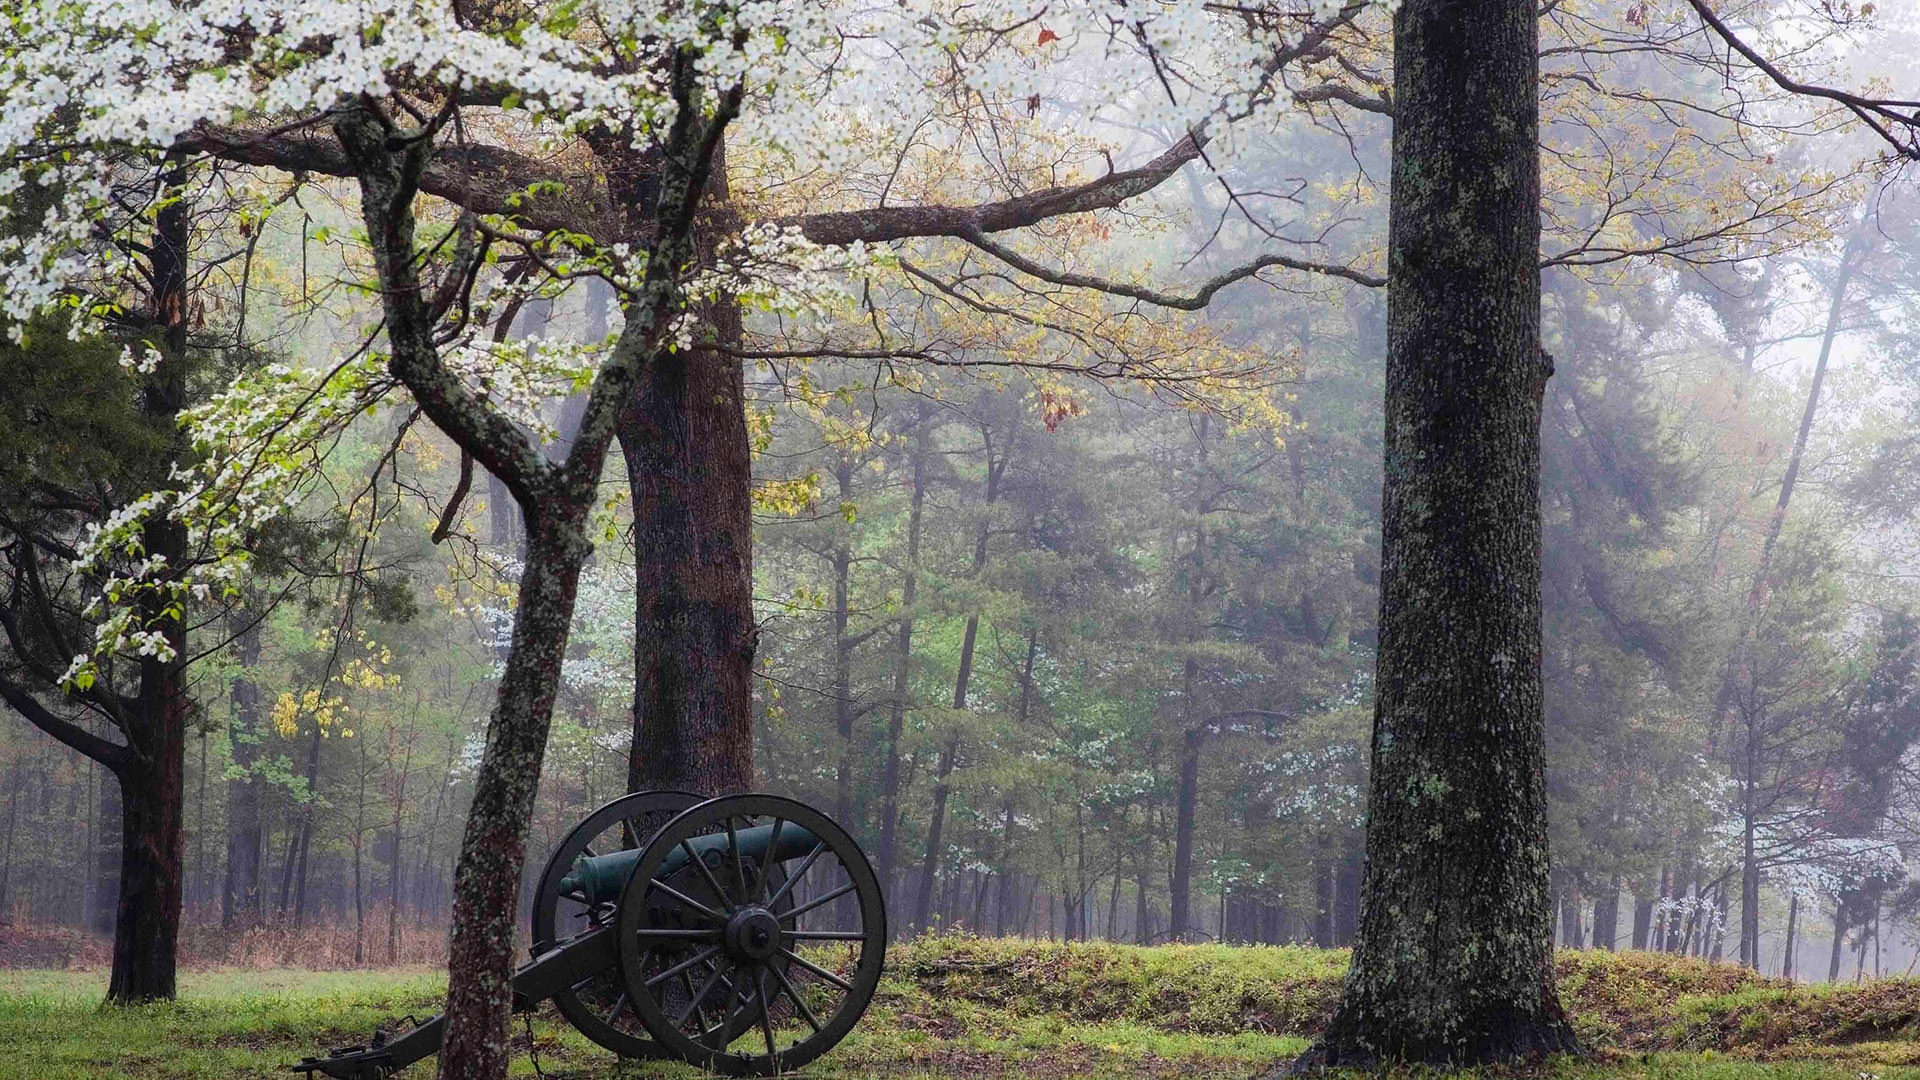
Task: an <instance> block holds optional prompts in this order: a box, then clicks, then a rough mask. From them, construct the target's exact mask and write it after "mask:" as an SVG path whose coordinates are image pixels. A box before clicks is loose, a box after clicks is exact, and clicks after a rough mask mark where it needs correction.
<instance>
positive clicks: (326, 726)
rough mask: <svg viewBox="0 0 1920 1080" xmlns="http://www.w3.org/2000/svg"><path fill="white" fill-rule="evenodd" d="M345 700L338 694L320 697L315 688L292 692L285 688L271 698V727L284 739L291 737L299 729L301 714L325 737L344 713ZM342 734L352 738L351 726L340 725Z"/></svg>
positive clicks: (345, 708)
mask: <svg viewBox="0 0 1920 1080" xmlns="http://www.w3.org/2000/svg"><path fill="white" fill-rule="evenodd" d="M346 713H347V705H346V701H345V700H344V699H342V698H340V697H338V696H335V697H327V698H323V697H321V696H320V691H318V690H308V691H306V692H304V693H302V694H300V695H299V696H297V697H296V696H295V695H293V694H292V693H289V692H287V691H285V690H283V691H281V692H280V696H279V697H277V698H275V699H274V702H273V710H272V712H271V714H270V716H271V718H272V721H273V730H274V731H276V732H278V733H279V735H280V737H281V738H283V739H291V738H293V737H294V736H295V735H297V734H299V732H300V721H301V719H302V718H306V719H310V720H312V721H313V722H314V725H315V726H316V727H317V728H318V730H319V732H320V737H321V738H323V739H324V738H327V737H328V736H329V735H330V734H331V733H332V732H333V730H334V729H335V728H336V726H337V725H339V722H340V720H341V719H342V718H343V717H345V716H346ZM340 731H341V737H342V738H351V737H352V735H353V729H352V728H346V727H342V728H340Z"/></svg>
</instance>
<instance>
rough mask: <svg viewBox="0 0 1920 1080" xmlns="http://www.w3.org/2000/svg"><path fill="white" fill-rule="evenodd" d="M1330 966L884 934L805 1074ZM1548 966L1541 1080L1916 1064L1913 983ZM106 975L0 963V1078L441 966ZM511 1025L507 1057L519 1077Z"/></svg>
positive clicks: (1235, 1056) (1652, 959)
mask: <svg viewBox="0 0 1920 1080" xmlns="http://www.w3.org/2000/svg"><path fill="white" fill-rule="evenodd" d="M1344 964H1345V956H1344V954H1342V953H1337V952H1327V951H1321V950H1313V949H1294V948H1227V947H1221V946H1168V947H1159V948H1152V949H1138V948H1132V947H1127V946H1114V945H1072V946H1061V945H1048V944H1045V943H1040V944H1035V943H1029V942H1018V943H1016V942H1002V941H982V940H977V939H970V938H960V937H946V938H938V939H933V940H930V941H922V942H915V943H913V944H911V945H907V946H903V947H900V948H898V949H896V950H895V953H894V955H893V957H892V958H891V960H890V964H889V973H888V977H887V979H886V982H885V983H884V984H883V987H882V990H881V993H880V994H879V996H878V997H877V998H876V1000H875V1002H874V1006H873V1008H872V1009H871V1010H870V1011H869V1012H868V1014H867V1018H866V1020H865V1021H864V1022H863V1023H862V1024H861V1025H860V1027H859V1029H858V1030H857V1031H856V1032H855V1034H854V1035H853V1036H852V1037H851V1038H849V1039H848V1040H847V1041H846V1042H845V1043H843V1044H842V1045H841V1047H840V1048H839V1049H838V1050H836V1051H835V1052H834V1053H832V1054H831V1055H829V1056H828V1057H827V1058H825V1059H823V1060H822V1061H821V1062H819V1063H817V1064H816V1065H815V1066H813V1067H811V1068H809V1069H808V1070H806V1074H805V1075H807V1076H816V1077H821V1078H823V1080H826V1078H831V1080H840V1078H846V1080H851V1078H854V1077H898V1078H902V1080H934V1078H976V1077H977V1078H1000V1077H1006V1078H1014V1077H1020V1078H1034V1080H1066V1078H1075V1077H1084V1078H1087V1080H1118V1078H1121V1077H1153V1078H1162V1077H1165V1078H1173V1077H1195V1078H1202V1080H1207V1078H1214V1077H1221V1078H1227V1077H1231V1078H1235V1080H1239V1078H1243V1077H1248V1076H1251V1075H1253V1074H1255V1073H1257V1072H1260V1071H1262V1070H1264V1069H1266V1068H1268V1067H1270V1066H1272V1065H1273V1064H1274V1063H1276V1062H1279V1061H1282V1060H1285V1059H1287V1058H1289V1057H1291V1056H1292V1055H1294V1054H1296V1053H1298V1052H1299V1051H1300V1050H1301V1049H1303V1048H1304V1047H1305V1046H1306V1045H1307V1041H1308V1039H1309V1038H1310V1037H1311V1035H1312V1033H1313V1032H1314V1031H1315V1030H1317V1028H1318V1026H1319V1024H1320V1023H1321V1022H1323V1020H1324V1018H1325V1015H1326V1011H1327V1009H1329V1008H1330V1007H1331V1005H1332V1002H1333V1000H1334V997H1335V995H1336V994H1337V993H1338V986H1339V977H1340V973H1341V971H1342V970H1343V967H1344ZM1561 984H1562V988H1563V993H1564V996H1565V998H1566V1000H1567V1003H1568V1006H1569V1008H1570V1009H1571V1010H1572V1011H1573V1012H1574V1014H1575V1016H1576V1018H1577V1021H1578V1023H1579V1025H1580V1029H1581V1032H1582V1035H1583V1037H1584V1038H1585V1040H1586V1042H1587V1044H1588V1045H1589V1046H1590V1047H1592V1048H1593V1049H1594V1050H1595V1051H1596V1056H1595V1059H1594V1060H1591V1061H1586V1062H1573V1061H1566V1062H1558V1063H1553V1064H1549V1065H1547V1066H1545V1067H1544V1068H1542V1069H1538V1070H1534V1071H1533V1073H1534V1074H1535V1075H1540V1076H1543V1077H1548V1078H1552V1080H1602V1078H1614V1077H1629V1076H1632V1077H1654V1078H1672V1080H1694V1078H1698V1080H1722V1078H1726V1080H1733V1078H1746V1077H1757V1078H1762V1080H1862V1078H1863V1077H1865V1078H1885V1080H1893V1078H1896V1077H1898V1078H1903V1080H1904V1078H1912V1080H1920V1044H1916V1043H1915V1042H1913V1041H1912V1040H1913V1038H1914V1037H1915V1036H1916V1035H1920V982H1911V981H1905V980H1885V981H1880V982H1874V983H1869V984H1863V985H1861V986H1843V987H1833V988H1827V987H1794V986H1789V985H1787V984H1784V983H1781V982H1779V981H1777V980H1769V979H1761V978H1758V977H1755V976H1752V975H1749V974H1747V973H1745V972H1742V971H1739V970H1738V969H1734V968H1731V967H1728V966H1725V965H1720V966H1712V965H1707V964H1702V963H1698V962H1694V961H1686V960H1676V959H1674V958H1671V957H1664V956H1652V955H1647V954H1623V955H1618V956H1616V955H1612V954H1607V953H1568V954H1563V955H1562V958H1561ZM104 985H105V975H104V973H102V972H98V971H79V972H68V971H21V970H12V971H0V1080H46V1078H54V1077H61V1078H64V1077H76V1078H101V1080H105V1078H108V1077H113V1078H128V1080H160V1078H169V1080H171V1078H186V1077H195V1078H199V1077H251V1076H261V1077H264V1076H270V1075H282V1076H284V1075H286V1073H285V1072H284V1070H285V1069H286V1067H287V1066H288V1065H289V1064H291V1063H292V1062H293V1061H294V1060H296V1059H298V1058H299V1057H301V1056H302V1055H305V1054H309V1053H317V1052H321V1051H323V1050H324V1049H325V1048H327V1047H331V1046H338V1045H344V1044H347V1043H351V1042H358V1041H362V1040H363V1039H364V1038H365V1037H366V1034H367V1033H368V1032H369V1031H371V1030H372V1028H373V1026H374V1024H375V1023H377V1022H382V1021H392V1020H395V1019H397V1018H399V1017H401V1016H404V1015H406V1014H408V1013H412V1014H414V1015H416V1016H424V1015H426V1014H428V1013H430V1012H432V1011H433V1010H434V1008H435V1007H436V1001H437V998H438V995H439V991H440V989H441V986H442V980H441V977H440V976H439V975H438V974H437V973H436V972H433V971H431V970H428V969H423V968H402V969H390V970H372V971H347V972H339V971H335V972H305V971H292V970H278V969H275V970H255V969H219V970H212V971H199V972H191V973H188V974H186V975H185V976H184V977H183V979H182V986H181V1000H180V1001H179V1002H178V1003H175V1004H171V1005H152V1006H144V1007H140V1008H134V1009H102V1008H101V1007H100V1006H99V999H100V995H101V992H102V990H103V989H104ZM515 1031H516V1043H517V1046H518V1048H519V1050H520V1051H521V1052H520V1054H519V1055H518V1057H517V1058H516V1063H515V1074H516V1075H524V1076H532V1075H534V1074H535V1055H534V1054H530V1053H528V1052H527V1051H528V1039H527V1034H526V1029H525V1028H524V1027H522V1026H521V1025H520V1024H519V1022H518V1021H516V1027H515ZM532 1047H533V1049H534V1050H535V1051H536V1052H537V1058H538V1062H539V1065H540V1066H541V1068H543V1069H544V1071H545V1072H546V1074H547V1075H549V1076H561V1075H564V1076H568V1077H594V1078H599V1077H634V1078H662V1080H667V1078H679V1077H692V1076H697V1075H700V1074H698V1073H696V1072H695V1071H694V1070H692V1069H689V1068H687V1067H685V1066H681V1065H676V1064H669V1063H648V1064H634V1063H619V1062H616V1061H614V1059H612V1058H611V1057H609V1056H607V1055H605V1054H604V1053H602V1052H600V1051H599V1050H597V1049H595V1048H594V1047H592V1046H591V1045H590V1044H588V1043H586V1042H585V1040H583V1039H581V1038H580V1037H579V1036H578V1035H576V1034H575V1033H574V1032H573V1031H572V1030H571V1029H570V1028H568V1027H566V1025H565V1024H564V1023H562V1022H561V1021H560V1020H559V1019H558V1018H557V1017H556V1016H553V1015H552V1014H550V1013H542V1014H539V1015H536V1016H535V1017H534V1018H533V1024H532ZM402 1075H403V1076H430V1075H431V1066H430V1065H429V1064H425V1063H423V1064H421V1065H417V1066H415V1067H414V1068H413V1069H412V1070H409V1071H408V1072H407V1073H404V1074H402ZM1412 1075H1419V1076H1423V1077H1425V1076H1434V1077H1438V1076H1439V1075H1440V1074H1434V1073H1410V1074H1409V1076H1412ZM1460 1075H1466V1074H1460Z"/></svg>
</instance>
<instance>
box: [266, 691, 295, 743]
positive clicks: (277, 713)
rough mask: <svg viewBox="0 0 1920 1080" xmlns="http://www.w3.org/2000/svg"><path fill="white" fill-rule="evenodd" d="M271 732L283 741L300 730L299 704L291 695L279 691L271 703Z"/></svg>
mask: <svg viewBox="0 0 1920 1080" xmlns="http://www.w3.org/2000/svg"><path fill="white" fill-rule="evenodd" d="M272 717H273V730H275V731H277V732H279V733H280V737H281V738H283V739H291V738H293V736H294V733H295V732H297V731H299V730H300V725H299V718H300V702H299V701H297V700H296V699H295V698H294V696H293V695H292V694H289V693H287V692H286V691H284V690H283V691H281V692H280V696H279V698H277V699H276V700H275V701H274V703H273V713H272Z"/></svg>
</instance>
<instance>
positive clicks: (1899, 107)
mask: <svg viewBox="0 0 1920 1080" xmlns="http://www.w3.org/2000/svg"><path fill="white" fill-rule="evenodd" d="M1687 3H1688V4H1689V5H1690V6H1692V8H1693V10H1694V12H1695V14H1697V15H1699V16H1700V21H1701V22H1704V23H1706V24H1707V27H1708V28H1709V29H1711V30H1712V31H1713V32H1714V33H1715V34H1717V35H1718V36H1719V38H1720V40H1722V41H1724V42H1726V43H1727V47H1728V48H1730V49H1732V50H1733V51H1735V52H1737V53H1739V54H1740V55H1741V56H1743V57H1745V58H1746V60H1747V63H1749V64H1752V65H1753V66H1754V67H1755V68H1758V69H1759V70H1760V72H1761V74H1763V75H1765V76H1766V77H1767V78H1769V79H1771V80H1773V83H1774V85H1776V86H1778V87H1780V88H1781V89H1782V90H1785V91H1787V92H1788V93H1790V94H1799V95H1800V96H1802V97H1814V98H1822V99H1825V100H1827V101H1832V102H1837V103H1838V104H1840V105H1841V106H1843V107H1845V108H1846V110H1847V111H1848V112H1851V113H1853V115H1854V116H1856V117H1858V118H1859V119H1860V121H1861V122H1862V123H1864V124H1866V125H1867V126H1868V127H1870V128H1872V129H1873V132H1874V134H1876V135H1878V136H1880V138H1882V139H1883V140H1885V141H1886V143H1887V145H1889V146H1891V147H1893V149H1894V152H1895V153H1897V154H1899V155H1900V156H1901V157H1903V158H1907V159H1908V160H1910V161H1920V101H1905V100H1901V99H1899V98H1874V97H1866V96H1864V95H1861V94H1854V93H1849V92H1848V91H1845V90H1835V89H1833V88H1832V87H1829V86H1818V85H1815V84H1813V83H1803V82H1801V81H1799V80H1798V79H1795V78H1794V77H1792V76H1791V75H1788V74H1787V73H1786V72H1784V71H1781V70H1780V69H1779V68H1777V67H1775V66H1774V65H1773V64H1772V63H1771V62H1770V61H1768V60H1767V58H1766V57H1764V56H1761V55H1760V54H1759V53H1758V52H1756V51H1755V50H1754V49H1753V47H1752V46H1750V45H1748V44H1747V43H1746V42H1744V41H1742V40H1740V37H1739V35H1737V34H1735V33H1734V32H1733V30H1732V29H1731V28H1730V27H1728V26H1727V24H1726V23H1724V22H1722V21H1720V17H1719V16H1718V15H1715V14H1714V13H1713V9H1712V8H1710V7H1708V6H1707V3H1706V0H1687ZM1889 124H1892V125H1897V126H1899V127H1902V128H1905V129H1906V133H1907V137H1906V140H1905V141H1902V140H1901V139H1900V138H1899V137H1898V136H1897V135H1895V134H1894V133H1893V132H1892V131H1891V130H1890V129H1889V127H1888V125H1889Z"/></svg>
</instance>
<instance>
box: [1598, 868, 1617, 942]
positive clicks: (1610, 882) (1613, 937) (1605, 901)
mask: <svg viewBox="0 0 1920 1080" xmlns="http://www.w3.org/2000/svg"><path fill="white" fill-rule="evenodd" d="M1619 942H1620V878H1619V877H1618V875H1616V876H1614V877H1611V878H1609V879H1607V890H1606V892H1605V893H1604V894H1602V895H1601V897H1600V898H1599V899H1598V900H1596V901H1594V904H1593V947H1594V948H1596V949H1606V950H1608V951H1609V952H1611V951H1613V950H1615V949H1617V948H1619Z"/></svg>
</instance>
